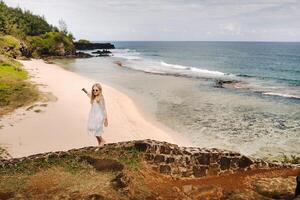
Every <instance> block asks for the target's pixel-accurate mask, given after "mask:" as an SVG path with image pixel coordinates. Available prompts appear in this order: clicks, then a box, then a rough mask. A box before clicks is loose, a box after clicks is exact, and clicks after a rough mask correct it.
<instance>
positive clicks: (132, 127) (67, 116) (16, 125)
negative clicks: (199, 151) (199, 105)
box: [0, 60, 190, 157]
mask: <svg viewBox="0 0 300 200" xmlns="http://www.w3.org/2000/svg"><path fill="white" fill-rule="evenodd" d="M21 62H22V63H23V65H24V68H25V69H26V70H28V72H29V73H30V75H31V76H32V78H31V81H32V82H34V83H36V84H41V85H40V86H39V89H40V90H41V91H42V92H51V93H52V94H53V95H54V96H56V97H57V101H49V102H47V104H48V105H47V107H41V106H37V107H35V108H34V109H32V110H30V111H26V108H28V106H27V107H26V108H20V109H17V110H16V111H15V112H13V113H11V114H10V115H6V116H4V117H3V118H2V119H1V121H0V124H1V125H4V127H2V128H1V129H0V145H2V146H4V147H6V148H7V150H8V151H9V153H10V154H11V155H12V156H13V157H21V156H27V155H31V154H36V153H42V152H48V151H58V150H68V149H72V148H79V147H84V146H91V145H96V144H97V141H96V139H95V138H94V137H92V136H90V135H88V133H87V131H86V124H87V118H88V113H89V110H90V106H91V105H90V103H89V98H88V97H87V95H86V94H85V93H84V92H83V91H81V89H82V88H83V87H84V88H86V89H87V90H90V89H91V86H92V85H93V84H94V83H95V82H99V83H100V84H101V85H102V87H103V95H104V98H105V101H106V109H107V114H108V122H109V126H108V127H107V128H106V127H105V128H104V134H103V137H104V139H105V140H106V142H108V143H110V142H119V141H127V140H137V139H147V138H150V139H156V140H161V141H167V142H171V143H176V144H178V145H185V146H188V145H190V142H188V141H187V140H186V139H184V138H182V137H181V136H179V134H178V133H176V132H174V131H172V130H171V129H169V128H167V127H165V126H163V125H162V124H160V123H159V122H155V121H154V120H153V119H150V118H149V116H147V118H146V117H145V114H142V113H143V111H141V108H137V106H136V105H135V104H134V102H133V101H132V100H131V99H130V98H129V97H128V96H127V95H125V94H123V93H121V92H119V91H118V90H116V89H114V88H112V87H110V86H108V85H104V84H102V83H101V80H91V79H88V78H86V77H83V76H80V75H78V74H76V73H73V72H70V71H67V70H64V69H63V68H61V67H59V66H57V65H54V64H46V63H44V62H43V61H42V60H32V61H21ZM34 104H41V102H36V103H34ZM36 109H40V110H42V112H39V113H36V112H34V110H36Z"/></svg>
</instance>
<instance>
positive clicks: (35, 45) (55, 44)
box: [27, 32, 75, 57]
mask: <svg viewBox="0 0 300 200" xmlns="http://www.w3.org/2000/svg"><path fill="white" fill-rule="evenodd" d="M27 40H28V42H29V43H30V51H31V52H32V56H33V57H39V56H40V55H47V56H63V55H70V54H73V53H75V47H74V44H73V41H72V38H71V37H69V36H66V35H65V34H64V33H62V32H49V33H45V34H43V35H41V36H32V37H28V38H27Z"/></svg>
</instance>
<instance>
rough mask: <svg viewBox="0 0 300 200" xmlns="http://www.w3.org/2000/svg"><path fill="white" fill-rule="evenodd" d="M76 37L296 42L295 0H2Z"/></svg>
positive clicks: (299, 16) (299, 23) (298, 10)
mask: <svg viewBox="0 0 300 200" xmlns="http://www.w3.org/2000/svg"><path fill="white" fill-rule="evenodd" d="M4 2H6V3H7V4H8V5H9V6H13V7H16V6H19V7H21V8H25V9H28V10H31V11H32V12H33V13H35V14H39V15H44V16H45V18H46V19H47V20H48V22H50V23H51V24H53V25H57V24H58V21H59V19H63V20H64V21H65V22H66V23H67V25H68V29H69V31H71V32H72V33H73V35H74V36H75V38H76V39H80V38H87V39H90V40H99V41H111V40H127V41H131V40H173V41H174V40H180V41H181V40H183V41H187V40H201V41H202V40H205V41H300V0H251V1H250V0H160V1H159V0H84V1H82V0H59V1H54V0H4Z"/></svg>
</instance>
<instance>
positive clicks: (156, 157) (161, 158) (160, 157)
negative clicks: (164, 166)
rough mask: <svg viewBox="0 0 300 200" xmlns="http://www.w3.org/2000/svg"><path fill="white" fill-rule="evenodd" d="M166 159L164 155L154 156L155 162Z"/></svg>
mask: <svg viewBox="0 0 300 200" xmlns="http://www.w3.org/2000/svg"><path fill="white" fill-rule="evenodd" d="M164 161H165V156H164V155H156V156H155V157H154V162H156V163H161V162H164Z"/></svg>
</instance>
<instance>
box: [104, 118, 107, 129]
mask: <svg viewBox="0 0 300 200" xmlns="http://www.w3.org/2000/svg"><path fill="white" fill-rule="evenodd" d="M104 126H105V127H107V126H108V121H107V118H105V119H104Z"/></svg>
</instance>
